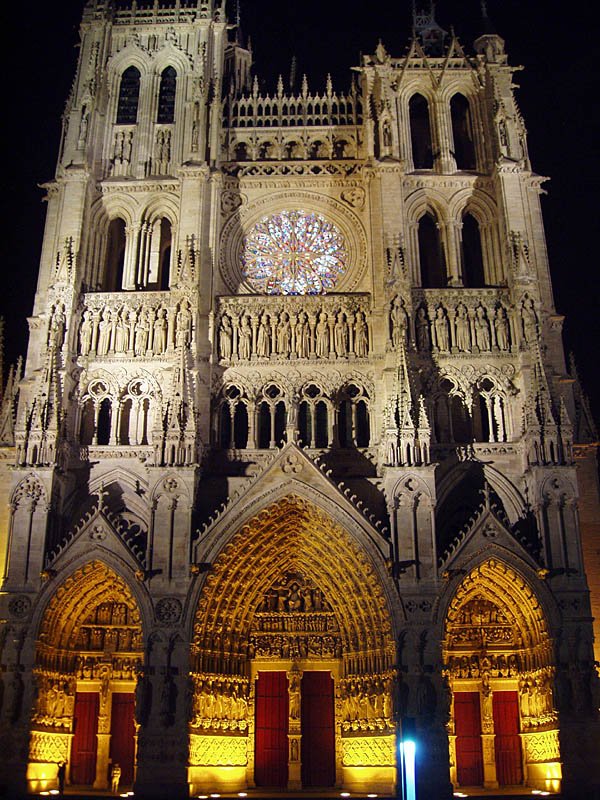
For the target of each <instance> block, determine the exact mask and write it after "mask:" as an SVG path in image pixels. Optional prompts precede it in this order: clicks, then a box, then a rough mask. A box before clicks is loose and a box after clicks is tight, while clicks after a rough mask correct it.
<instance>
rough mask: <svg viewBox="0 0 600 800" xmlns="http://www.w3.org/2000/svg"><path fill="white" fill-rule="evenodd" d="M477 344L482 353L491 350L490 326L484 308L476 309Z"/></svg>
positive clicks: (478, 307)
mask: <svg viewBox="0 0 600 800" xmlns="http://www.w3.org/2000/svg"><path fill="white" fill-rule="evenodd" d="M475 344H476V345H477V347H478V348H479V350H480V351H481V352H482V353H487V352H488V351H489V350H490V349H491V339H490V326H489V324H488V321H487V317H486V314H485V308H484V307H483V306H477V308H476V309H475Z"/></svg>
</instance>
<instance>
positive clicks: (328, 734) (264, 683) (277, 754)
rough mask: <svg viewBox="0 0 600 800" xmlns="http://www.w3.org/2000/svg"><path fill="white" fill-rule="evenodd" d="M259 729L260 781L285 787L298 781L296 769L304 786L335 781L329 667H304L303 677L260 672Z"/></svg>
mask: <svg viewBox="0 0 600 800" xmlns="http://www.w3.org/2000/svg"><path fill="white" fill-rule="evenodd" d="M288 676H289V677H288ZM255 730H256V733H255V740H254V741H255V761H254V779H255V782H256V785H257V786H260V787H270V788H279V789H284V788H286V787H287V786H288V784H290V785H291V784H296V783H297V782H298V780H297V775H298V771H299V772H300V776H301V782H302V787H303V788H305V789H306V788H317V787H323V788H326V787H331V786H333V785H334V784H335V724H334V683H333V678H332V677H331V673H330V672H326V671H313V670H310V671H304V672H303V673H302V677H301V678H300V675H299V673H298V672H291V673H286V672H283V671H281V672H279V671H270V670H269V671H260V672H259V673H258V677H257V680H256V727H255ZM299 768H300V769H299Z"/></svg>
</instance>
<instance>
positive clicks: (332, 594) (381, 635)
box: [192, 494, 395, 675]
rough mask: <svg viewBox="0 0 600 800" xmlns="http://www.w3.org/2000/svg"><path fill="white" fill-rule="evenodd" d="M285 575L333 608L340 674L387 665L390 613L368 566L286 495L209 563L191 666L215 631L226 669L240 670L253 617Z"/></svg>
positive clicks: (323, 519) (324, 518)
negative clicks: (301, 579) (222, 642)
mask: <svg viewBox="0 0 600 800" xmlns="http://www.w3.org/2000/svg"><path fill="white" fill-rule="evenodd" d="M333 543H335V546H333ZM266 553H268V557H267V556H265V554H266ZM285 571H299V572H302V573H303V574H306V575H307V576H308V577H309V578H310V579H311V580H312V581H313V582H314V583H315V585H317V586H319V588H320V589H321V590H322V591H323V592H324V594H325V596H326V597H327V598H328V599H329V602H330V603H331V605H332V607H333V608H336V609H339V611H338V619H339V626H340V635H341V640H342V647H343V661H344V672H345V674H348V675H350V674H359V673H363V672H375V671H382V670H386V669H389V668H390V667H391V665H392V663H393V660H394V652H395V651H394V640H393V636H392V629H391V617H390V611H389V608H388V607H387V602H386V599H385V597H384V594H383V591H382V586H381V584H380V581H379V580H378V578H377V577H376V572H375V569H374V565H373V563H372V562H371V560H370V559H369V558H368V557H367V556H366V554H365V553H364V552H363V551H361V549H360V548H359V547H358V546H357V545H356V543H354V542H353V541H352V540H351V538H350V536H349V535H348V533H346V532H345V531H344V529H343V528H342V526H341V525H340V524H339V523H337V522H336V521H334V520H333V519H332V518H331V517H330V516H329V515H328V514H327V513H326V512H324V511H322V510H321V509H320V508H319V507H317V506H316V505H315V504H314V503H312V502H311V501H309V500H307V499H304V498H301V497H300V496H298V495H295V494H289V495H286V496H285V497H283V498H281V499H280V500H279V501H277V502H275V503H273V504H271V505H270V506H267V507H266V508H263V509H262V510H261V511H259V512H258V513H257V514H256V515H255V516H254V517H253V518H252V519H251V520H250V521H248V522H246V523H245V524H244V525H243V526H242V527H241V529H240V530H239V532H238V533H237V534H235V536H234V537H233V538H232V539H231V541H230V542H229V543H228V544H227V545H226V546H225V547H224V548H223V550H222V551H221V552H220V553H219V555H218V556H217V558H216V559H215V560H214V562H213V567H212V570H211V574H210V575H209V576H208V577H207V579H206V581H205V584H204V586H203V589H202V593H201V596H200V599H199V602H198V607H197V611H196V615H195V625H194V639H193V645H192V657H193V660H194V661H195V663H196V666H197V667H198V668H201V667H202V666H206V665H205V664H204V661H205V659H206V658H207V652H208V650H209V649H210V644H209V642H212V641H214V637H215V634H216V633H217V631H218V630H219V629H220V628H221V629H222V630H228V631H230V633H231V637H230V650H229V651H228V652H227V651H224V652H223V656H224V657H225V658H226V660H228V661H229V663H230V664H231V667H230V669H233V670H234V671H237V672H241V671H242V670H243V662H244V660H245V658H246V657H247V649H244V645H243V643H244V641H245V637H247V636H248V635H249V633H250V629H251V626H252V618H253V616H254V613H255V612H256V609H257V607H258V605H259V602H260V600H261V599H262V597H263V595H264V593H265V592H266V591H268V590H269V589H270V587H271V583H272V582H273V581H274V580H275V579H276V578H277V577H278V576H279V575H281V574H283V573H284V572H285ZM222 671H227V670H222Z"/></svg>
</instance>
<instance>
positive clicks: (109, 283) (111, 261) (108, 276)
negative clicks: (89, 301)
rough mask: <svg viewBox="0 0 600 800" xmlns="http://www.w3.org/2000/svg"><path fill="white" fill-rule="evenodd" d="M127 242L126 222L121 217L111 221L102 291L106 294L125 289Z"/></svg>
mask: <svg viewBox="0 0 600 800" xmlns="http://www.w3.org/2000/svg"><path fill="white" fill-rule="evenodd" d="M126 242H127V235H126V230H125V221H124V220H122V219H121V218H120V217H116V218H115V219H112V220H111V221H110V224H109V226H108V236H107V242H106V259H105V264H104V275H103V280H102V290H103V291H104V292H119V291H121V289H122V288H123V271H124V268H125V245H126Z"/></svg>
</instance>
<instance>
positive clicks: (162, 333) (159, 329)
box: [153, 308, 167, 355]
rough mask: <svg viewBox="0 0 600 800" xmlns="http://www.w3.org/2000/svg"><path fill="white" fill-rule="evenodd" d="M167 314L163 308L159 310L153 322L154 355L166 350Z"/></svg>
mask: <svg viewBox="0 0 600 800" xmlns="http://www.w3.org/2000/svg"><path fill="white" fill-rule="evenodd" d="M166 316H167V312H166V311H165V309H164V308H161V309H159V311H158V316H157V318H156V320H155V322H154V343H153V345H154V346H153V349H154V355H160V354H161V353H164V352H165V350H166V349H167V319H166Z"/></svg>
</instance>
